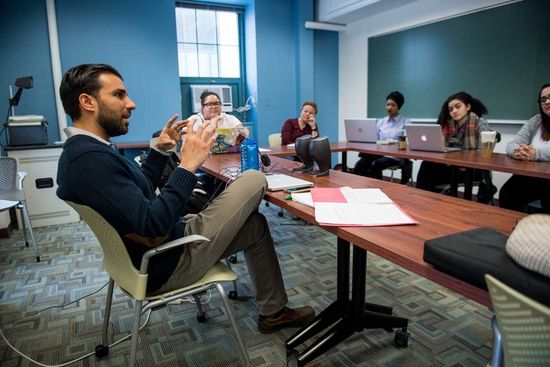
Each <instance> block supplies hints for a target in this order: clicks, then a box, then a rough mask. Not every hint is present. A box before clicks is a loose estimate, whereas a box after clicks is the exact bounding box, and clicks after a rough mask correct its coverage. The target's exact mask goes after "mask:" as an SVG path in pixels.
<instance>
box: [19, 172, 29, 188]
mask: <svg viewBox="0 0 550 367" xmlns="http://www.w3.org/2000/svg"><path fill="white" fill-rule="evenodd" d="M17 177H18V181H17V189H18V190H23V180H24V179H25V177H27V171H19V172H17Z"/></svg>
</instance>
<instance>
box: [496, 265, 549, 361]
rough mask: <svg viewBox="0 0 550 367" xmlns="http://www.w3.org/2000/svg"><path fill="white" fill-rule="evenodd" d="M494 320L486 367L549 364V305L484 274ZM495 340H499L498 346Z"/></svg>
mask: <svg viewBox="0 0 550 367" xmlns="http://www.w3.org/2000/svg"><path fill="white" fill-rule="evenodd" d="M485 281H486V283H487V287H488V288H489V293H490V295H491V301H492V303H493V310H494V312H495V317H496V323H495V321H494V320H493V330H495V328H496V333H495V340H496V341H497V343H494V344H493V360H492V361H491V363H490V365H489V366H490V367H499V366H502V358H501V356H502V350H504V365H505V366H506V367H514V366H550V308H549V307H548V306H545V305H543V304H541V303H539V302H537V301H534V300H533V299H531V298H529V297H527V296H524V295H523V294H521V293H519V292H518V291H516V290H514V289H513V288H511V287H509V286H507V285H506V284H504V283H502V282H501V281H499V280H498V279H496V278H495V277H493V276H491V275H489V274H485ZM498 341H501V343H502V344H501V345H499V343H498Z"/></svg>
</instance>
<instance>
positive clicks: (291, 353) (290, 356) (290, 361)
mask: <svg viewBox="0 0 550 367" xmlns="http://www.w3.org/2000/svg"><path fill="white" fill-rule="evenodd" d="M286 365H287V367H298V366H299V364H298V351H297V350H296V349H291V350H287V351H286Z"/></svg>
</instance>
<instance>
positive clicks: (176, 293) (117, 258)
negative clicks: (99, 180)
mask: <svg viewBox="0 0 550 367" xmlns="http://www.w3.org/2000/svg"><path fill="white" fill-rule="evenodd" d="M67 204H69V205H70V206H71V207H72V208H73V209H75V210H76V211H77V212H78V213H79V214H80V215H81V216H82V218H83V219H84V220H85V221H86V223H88V225H89V226H90V228H91V229H92V231H93V232H94V234H95V235H96V237H97V239H98V241H99V244H100V245H101V249H102V251H103V267H104V268H105V270H106V271H107V273H108V274H109V290H108V292H107V300H106V306H105V318H104V320H103V334H102V344H101V345H99V346H98V347H97V348H96V356H97V357H100V358H101V357H104V356H106V355H107V354H108V353H109V346H108V345H109V343H108V341H107V334H108V329H109V316H110V311H111V304H112V301H113V288H114V284H115V283H116V284H117V285H118V286H119V287H120V288H121V289H122V291H123V292H124V293H126V294H127V295H128V296H129V297H130V298H133V299H134V300H135V309H134V321H133V327H132V342H131V343H132V344H131V350H130V361H129V364H128V365H129V366H131V367H133V366H134V365H135V363H136V353H137V343H138V335H139V329H140V326H139V324H140V319H141V315H142V314H143V313H144V312H146V311H148V310H150V309H151V310H153V309H155V308H157V307H159V306H163V305H166V304H167V303H169V302H173V301H176V300H180V299H182V298H185V297H188V296H193V297H194V298H195V300H197V302H196V304H197V307H198V310H199V314H198V316H197V319H198V321H199V322H203V321H205V320H206V315H205V313H204V311H203V310H202V307H201V304H200V295H201V294H203V293H204V292H206V291H207V290H210V289H217V290H218V292H219V293H220V298H221V299H222V301H223V305H224V307H225V310H226V313H227V317H228V319H229V322H230V324H231V328H232V329H233V332H234V336H235V339H236V341H237V344H238V345H239V348H240V352H241V354H242V358H243V361H244V362H245V365H246V366H250V359H249V356H248V352H247V350H246V347H245V345H244V343H243V340H242V338H241V335H240V333H239V330H238V328H237V324H236V322H235V318H234V317H233V313H232V311H231V306H230V304H229V301H228V299H227V298H226V296H225V292H224V289H223V287H222V285H221V284H220V282H226V281H233V280H235V279H236V278H237V275H236V274H235V273H233V272H232V271H231V270H230V269H229V268H227V267H226V266H225V265H224V264H222V263H221V262H218V263H217V264H215V265H214V266H213V267H212V268H211V269H210V270H209V271H208V272H207V273H206V274H205V275H204V276H203V277H202V278H201V279H200V280H198V281H197V282H195V283H193V284H191V285H189V286H187V287H184V288H181V289H175V290H172V291H169V292H166V293H163V294H160V295H155V296H152V295H148V294H146V289H147V267H148V265H149V259H150V258H151V257H153V256H155V255H157V254H160V253H162V252H164V251H167V250H169V249H172V248H175V247H177V246H184V245H186V244H188V243H191V242H196V241H209V240H208V239H207V238H205V237H203V236H199V235H191V236H186V237H183V238H180V239H177V240H174V241H171V242H168V243H165V244H163V245H161V246H159V247H155V248H152V249H151V250H149V251H147V252H146V253H145V254H144V255H143V257H142V260H141V266H140V269H139V270H138V269H136V268H135V267H134V265H133V264H132V260H131V259H130V256H129V255H128V252H127V250H126V247H125V246H124V243H123V242H122V239H121V238H120V236H119V234H118V232H117V231H116V230H115V229H114V228H113V227H112V226H111V225H110V224H109V223H108V222H107V221H106V220H105V219H104V218H103V217H102V216H101V215H99V214H98V213H97V212H96V211H94V210H93V209H91V208H90V207H87V206H85V205H80V204H75V203H72V202H67ZM143 301H147V304H146V305H145V307H143Z"/></svg>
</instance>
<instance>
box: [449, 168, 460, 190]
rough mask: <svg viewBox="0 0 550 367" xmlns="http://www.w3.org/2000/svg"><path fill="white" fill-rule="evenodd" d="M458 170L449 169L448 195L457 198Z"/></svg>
mask: <svg viewBox="0 0 550 367" xmlns="http://www.w3.org/2000/svg"><path fill="white" fill-rule="evenodd" d="M458 170H459V168H458V167H456V166H452V167H451V188H450V189H449V195H451V196H454V197H457V196H458Z"/></svg>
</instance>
